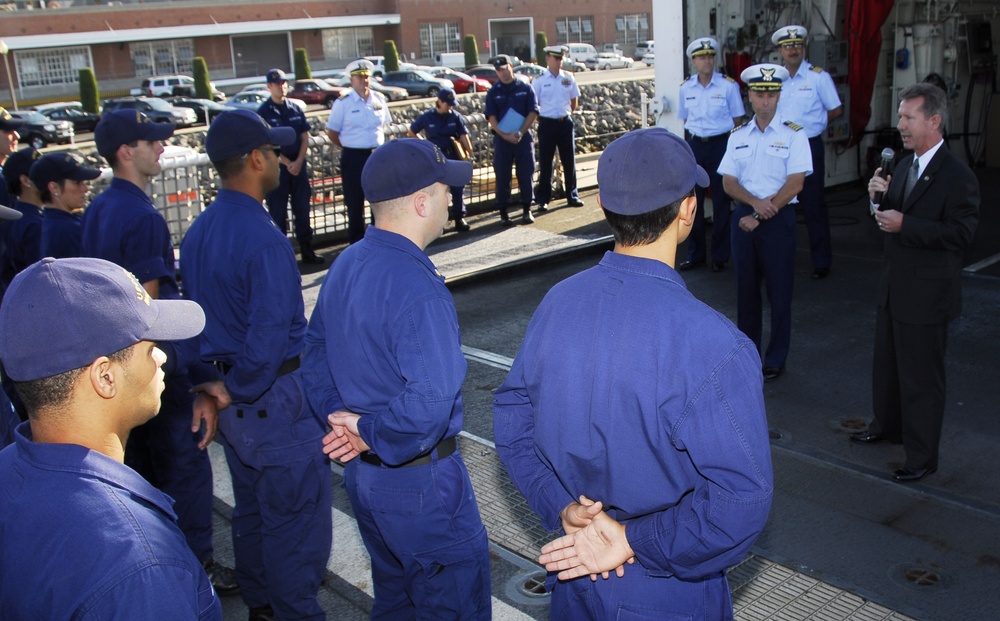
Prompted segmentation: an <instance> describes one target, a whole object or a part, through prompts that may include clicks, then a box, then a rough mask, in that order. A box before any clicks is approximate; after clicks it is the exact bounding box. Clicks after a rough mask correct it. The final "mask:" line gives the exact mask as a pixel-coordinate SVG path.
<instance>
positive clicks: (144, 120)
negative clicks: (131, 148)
mask: <svg viewBox="0 0 1000 621" xmlns="http://www.w3.org/2000/svg"><path fill="white" fill-rule="evenodd" d="M173 135H174V124H173V123H155V122H154V121H153V120H152V119H150V118H149V117H148V116H146V115H145V114H143V113H142V112H139V111H138V110H125V109H122V110H114V111H112V112H108V113H107V114H105V115H104V116H102V117H101V122H100V123H98V124H97V127H95V128H94V142H95V143H97V152H98V153H100V154H101V156H102V157H108V156H109V155H113V154H114V153H115V152H116V151H118V147H120V146H122V145H123V144H129V143H130V142H135V141H136V140H166V139H167V138H169V137H171V136H173Z"/></svg>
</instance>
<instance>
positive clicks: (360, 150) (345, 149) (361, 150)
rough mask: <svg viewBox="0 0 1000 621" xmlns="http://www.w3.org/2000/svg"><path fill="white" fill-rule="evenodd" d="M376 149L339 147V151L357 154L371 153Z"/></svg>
mask: <svg viewBox="0 0 1000 621" xmlns="http://www.w3.org/2000/svg"><path fill="white" fill-rule="evenodd" d="M377 148H378V147H372V148H371V149H355V148H354V147H340V150H341V151H357V152H358V153H373V152H374V151H375V149H377Z"/></svg>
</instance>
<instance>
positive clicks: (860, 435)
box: [851, 430, 903, 444]
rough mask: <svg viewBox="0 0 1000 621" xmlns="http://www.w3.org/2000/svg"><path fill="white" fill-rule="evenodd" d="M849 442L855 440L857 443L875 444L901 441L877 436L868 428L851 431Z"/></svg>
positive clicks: (899, 442) (898, 442)
mask: <svg viewBox="0 0 1000 621" xmlns="http://www.w3.org/2000/svg"><path fill="white" fill-rule="evenodd" d="M851 442H857V443H858V444H877V443H879V442H891V443H893V444H902V443H903V442H902V441H901V440H893V439H892V438H886V437H883V436H877V435H875V434H874V433H872V432H870V431H868V430H865V431H858V432H857V433H852V434H851Z"/></svg>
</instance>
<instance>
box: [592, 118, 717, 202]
mask: <svg viewBox="0 0 1000 621" xmlns="http://www.w3.org/2000/svg"><path fill="white" fill-rule="evenodd" d="M695 185H697V186H698V187H702V188H705V187H708V173H706V172H705V169H704V168H702V167H701V166H699V165H698V162H696V161H695V159H694V153H693V152H692V151H691V147H690V145H688V143H687V142H685V141H684V140H683V139H682V138H680V137H679V136H677V135H675V134H672V133H670V132H669V131H667V130H665V129H663V128H662V127H650V128H647V129H637V130H634V131H631V132H629V133H627V134H625V135H624V136H622V137H621V138H619V139H617V140H615V141H614V142H612V143H611V144H609V145H608V147H607V148H606V149H604V153H602V154H601V158H600V159H599V160H598V162H597V186H598V191H599V196H600V199H601V206H603V207H604V208H605V209H607V210H608V211H610V212H612V213H617V214H621V215H623V216H638V215H641V214H644V213H649V212H650V211H655V210H657V209H660V208H662V207H666V206H667V205H671V204H673V203H674V202H676V201H677V200H679V199H681V198H684V197H685V196H687V195H688V194H689V193H690V192H691V190H692V189H693V188H694V186H695Z"/></svg>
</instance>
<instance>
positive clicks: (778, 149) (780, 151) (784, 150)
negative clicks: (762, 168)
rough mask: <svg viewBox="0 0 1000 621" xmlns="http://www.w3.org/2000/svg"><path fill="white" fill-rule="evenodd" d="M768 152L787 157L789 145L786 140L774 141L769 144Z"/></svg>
mask: <svg viewBox="0 0 1000 621" xmlns="http://www.w3.org/2000/svg"><path fill="white" fill-rule="evenodd" d="M767 154H768V155H772V156H774V157H780V158H787V157H788V145H787V144H785V143H784V142H772V143H771V144H769V145H767Z"/></svg>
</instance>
